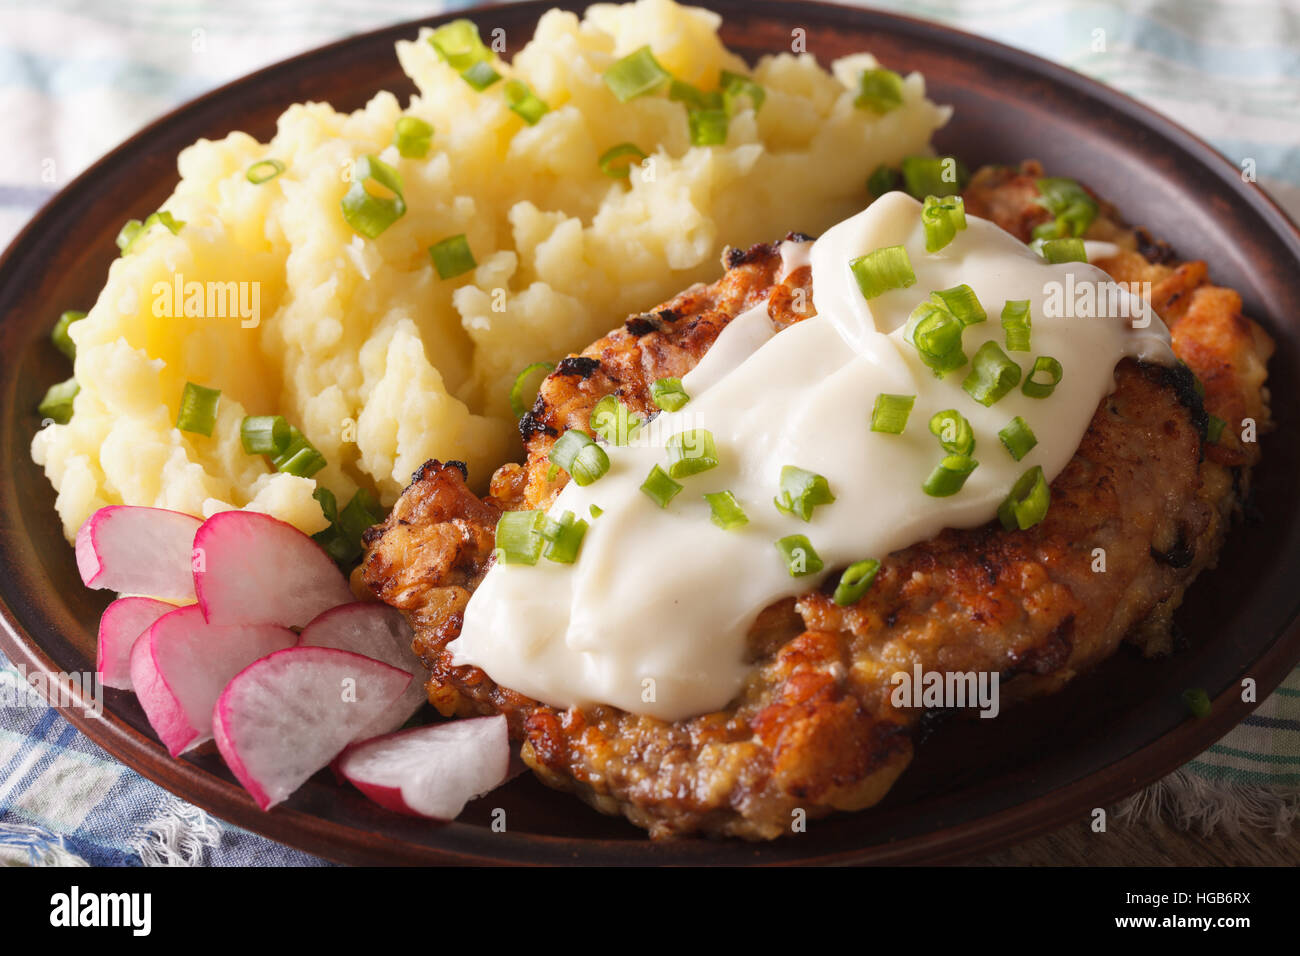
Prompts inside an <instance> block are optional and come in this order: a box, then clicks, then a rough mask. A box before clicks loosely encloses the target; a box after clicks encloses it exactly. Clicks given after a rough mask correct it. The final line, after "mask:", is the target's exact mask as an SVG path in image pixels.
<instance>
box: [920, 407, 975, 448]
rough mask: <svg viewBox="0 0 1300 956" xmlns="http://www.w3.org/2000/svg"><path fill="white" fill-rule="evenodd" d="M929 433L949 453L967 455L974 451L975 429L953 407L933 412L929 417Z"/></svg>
mask: <svg viewBox="0 0 1300 956" xmlns="http://www.w3.org/2000/svg"><path fill="white" fill-rule="evenodd" d="M930 434H931V435H933V436H934V437H935V438H937V439H939V446H940V447H941V448H943V450H944V451H946V452H948V453H949V454H950V455H969V454H971V453H972V452H974V451H975V431H974V429H972V428H971V427H970V422H969V421H967V420H966V416H965V415H963V414H962V413H961V412H959V411H957V409H955V408H949V409H946V410H944V411H942V412H935V413H934V415H933V416H931V418H930Z"/></svg>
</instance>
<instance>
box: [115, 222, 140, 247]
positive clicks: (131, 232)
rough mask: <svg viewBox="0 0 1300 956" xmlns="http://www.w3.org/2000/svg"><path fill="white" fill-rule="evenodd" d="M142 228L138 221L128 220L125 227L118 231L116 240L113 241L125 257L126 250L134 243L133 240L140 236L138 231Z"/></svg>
mask: <svg viewBox="0 0 1300 956" xmlns="http://www.w3.org/2000/svg"><path fill="white" fill-rule="evenodd" d="M143 227H144V224H143V223H142V222H140V220H139V219H128V220H127V221H126V225H124V226H123V227H122V228H121V229H119V230H118V233H117V239H116V240H114V241H115V242H116V243H117V247H118V248H119V249H121V250H122V255H126V253H127V250H128V249H130V248H131V246H132V245H133V244H134V243H135V239H136V237H137V236H138V235H140V230H141V229H142V228H143Z"/></svg>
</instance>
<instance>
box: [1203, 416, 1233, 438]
mask: <svg viewBox="0 0 1300 956" xmlns="http://www.w3.org/2000/svg"><path fill="white" fill-rule="evenodd" d="M1226 427H1228V423H1227V422H1225V421H1224V420H1223V419H1222V418H1219V416H1217V415H1210V416H1209V420H1208V421H1207V422H1206V425H1205V437H1206V439H1207V440H1208V441H1209V442H1210V443H1211V444H1216V443H1218V441H1219V438H1220V437H1221V436H1222V435H1223V430H1224V429H1225V428H1226Z"/></svg>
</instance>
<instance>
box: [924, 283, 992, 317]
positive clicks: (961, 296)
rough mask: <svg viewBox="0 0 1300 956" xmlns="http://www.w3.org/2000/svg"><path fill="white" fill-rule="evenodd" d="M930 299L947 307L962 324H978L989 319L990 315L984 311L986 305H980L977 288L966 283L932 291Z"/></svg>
mask: <svg viewBox="0 0 1300 956" xmlns="http://www.w3.org/2000/svg"><path fill="white" fill-rule="evenodd" d="M930 301H931V302H933V303H934V304H935V305H938V306H942V307H943V308H945V309H947V310H948V311H949V312H951V313H952V314H953V315H955V316H956V317H957V319H958V320H959V321H960V322H961V324H962V325H978V324H979V323H980V322H984V321H987V319H988V317H989V316H988V313H987V312H985V311H984V306H982V305H980V300H979V299H978V298H977V297H976V296H975V290H974V289H972V288H971V287H970V286H968V285H966V284H965V283H962V284H961V285H958V286H953V287H952V288H951V289H940V290H939V291H938V292H931V293H930Z"/></svg>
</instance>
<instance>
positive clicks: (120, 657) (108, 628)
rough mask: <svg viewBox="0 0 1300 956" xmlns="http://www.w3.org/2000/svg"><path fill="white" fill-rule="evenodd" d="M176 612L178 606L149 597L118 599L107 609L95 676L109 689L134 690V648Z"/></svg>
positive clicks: (100, 626) (101, 628)
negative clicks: (132, 680)
mask: <svg viewBox="0 0 1300 956" xmlns="http://www.w3.org/2000/svg"><path fill="white" fill-rule="evenodd" d="M174 610H176V605H175V604H168V603H167V602H166V601H155V600H154V599H153V598H146V597H124V598H118V599H117V600H116V601H114V602H113V603H112V604H110V605H109V606H108V607H107V608H105V609H104V613H103V615H102V616H101V617H100V619H99V650H98V654H97V658H98V659H97V662H96V664H95V672H96V673H98V674H99V679H100V682H101V683H103V685H104V686H105V687H116V688H117V689H118V690H131V648H133V647H135V642H136V639H137V638H138V637H139V636H140V635H141V634H143V633H144V632H145V631H147V630H148V629H149V627H150V626H151V625H152V624H153V622H154V621H156V620H158V618H160V617H162V616H163V615H164V614H166V613H167V612H168V611H174Z"/></svg>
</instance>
